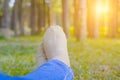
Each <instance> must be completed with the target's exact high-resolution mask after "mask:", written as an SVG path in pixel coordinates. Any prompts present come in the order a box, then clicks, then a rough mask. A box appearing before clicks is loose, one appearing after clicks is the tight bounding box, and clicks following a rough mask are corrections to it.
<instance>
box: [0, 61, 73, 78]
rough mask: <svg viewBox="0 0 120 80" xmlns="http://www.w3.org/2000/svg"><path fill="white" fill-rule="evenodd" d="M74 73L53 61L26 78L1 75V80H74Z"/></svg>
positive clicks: (60, 63)
mask: <svg viewBox="0 0 120 80" xmlns="http://www.w3.org/2000/svg"><path fill="white" fill-rule="evenodd" d="M73 77H74V75H73V71H72V69H71V68H69V67H68V66H67V65H65V64H64V63H63V62H61V61H59V60H51V61H48V62H47V63H45V64H43V65H42V66H40V67H39V68H38V69H36V70H34V71H33V72H31V73H29V74H27V75H25V76H14V77H12V76H7V75H5V74H2V73H0V80H73Z"/></svg>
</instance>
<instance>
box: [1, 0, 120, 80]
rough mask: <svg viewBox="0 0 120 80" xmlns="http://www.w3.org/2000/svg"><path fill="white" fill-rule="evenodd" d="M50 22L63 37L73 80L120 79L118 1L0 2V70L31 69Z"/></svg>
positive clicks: (11, 72) (16, 72) (24, 71)
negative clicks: (57, 28)
mask: <svg viewBox="0 0 120 80" xmlns="http://www.w3.org/2000/svg"><path fill="white" fill-rule="evenodd" d="M51 25H60V26H61V27H62V28H63V30H64V32H65V34H66V36H67V38H68V49H69V55H70V60H71V66H72V68H73V70H74V72H75V80H120V62H119V61H120V0H0V71H2V72H4V73H6V74H9V75H24V74H27V73H29V72H31V71H32V70H34V69H36V67H37V66H36V52H37V47H38V46H39V44H40V42H41V41H42V36H43V34H44V32H45V30H46V29H47V28H49V27H50V26H51Z"/></svg>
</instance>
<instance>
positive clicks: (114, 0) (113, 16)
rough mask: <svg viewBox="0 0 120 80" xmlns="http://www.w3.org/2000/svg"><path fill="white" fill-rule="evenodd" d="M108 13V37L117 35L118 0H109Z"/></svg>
mask: <svg viewBox="0 0 120 80" xmlns="http://www.w3.org/2000/svg"><path fill="white" fill-rule="evenodd" d="M109 3H110V9H111V10H110V13H109V32H108V36H109V37H110V38H117V37H118V3H119V0H111V1H110V2H109Z"/></svg>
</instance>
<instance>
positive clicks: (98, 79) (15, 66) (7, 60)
mask: <svg viewBox="0 0 120 80" xmlns="http://www.w3.org/2000/svg"><path fill="white" fill-rule="evenodd" d="M40 41H41V38H40V37H38V36H34V37H19V38H12V39H10V40H1V41H0V71H3V72H4V73H6V74H9V75H15V76H16V75H24V74H27V73H29V72H31V71H32V70H34V69H35V68H36V59H35V56H36V52H37V50H36V49H37V47H38V45H39V44H40ZM68 48H69V55H70V60H71V65H72V68H73V70H74V73H75V80H120V40H117V39H112V40H111V39H96V40H95V39H88V40H86V41H81V42H76V41H75V40H74V39H69V40H68Z"/></svg>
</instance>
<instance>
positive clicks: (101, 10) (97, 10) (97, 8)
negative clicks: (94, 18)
mask: <svg viewBox="0 0 120 80" xmlns="http://www.w3.org/2000/svg"><path fill="white" fill-rule="evenodd" d="M102 12H103V6H102V5H101V4H100V3H99V4H97V6H96V13H97V14H101V13H102Z"/></svg>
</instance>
